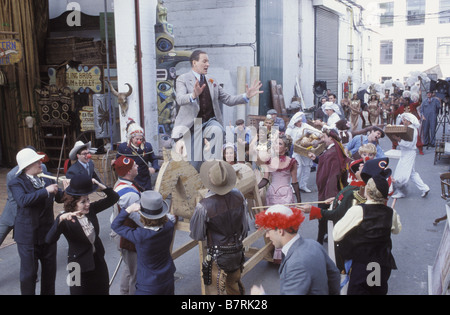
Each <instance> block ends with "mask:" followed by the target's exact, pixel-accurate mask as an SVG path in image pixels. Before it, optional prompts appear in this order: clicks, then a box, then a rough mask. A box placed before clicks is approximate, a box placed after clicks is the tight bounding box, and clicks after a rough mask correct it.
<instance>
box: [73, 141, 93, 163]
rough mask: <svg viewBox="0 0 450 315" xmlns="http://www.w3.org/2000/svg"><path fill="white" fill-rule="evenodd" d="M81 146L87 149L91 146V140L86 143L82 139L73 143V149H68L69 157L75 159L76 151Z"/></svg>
mask: <svg viewBox="0 0 450 315" xmlns="http://www.w3.org/2000/svg"><path fill="white" fill-rule="evenodd" d="M83 148H86V149H88V150H89V149H90V148H91V142H90V141H89V142H88V143H84V142H83V141H77V143H75V146H74V147H73V149H72V150H70V153H69V159H71V160H76V159H77V153H78V152H79V151H80V150H81V149H83Z"/></svg>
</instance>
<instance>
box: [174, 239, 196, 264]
mask: <svg viewBox="0 0 450 315" xmlns="http://www.w3.org/2000/svg"><path fill="white" fill-rule="evenodd" d="M197 245H198V242H197V241H195V240H192V241H190V242H188V243H186V244H184V245H183V246H181V247H180V248H178V249H176V250H175V251H173V252H172V259H173V260H175V259H177V258H178V257H180V256H181V255H183V254H185V253H186V252H188V251H190V250H191V249H193V248H194V247H195V246H197Z"/></svg>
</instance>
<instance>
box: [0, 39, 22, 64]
mask: <svg viewBox="0 0 450 315" xmlns="http://www.w3.org/2000/svg"><path fill="white" fill-rule="evenodd" d="M22 57H23V47H22V43H21V42H19V41H18V40H16V39H0V66H5V65H12V64H15V63H18V62H20V61H21V60H22Z"/></svg>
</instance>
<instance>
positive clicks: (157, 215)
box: [139, 190, 169, 220]
mask: <svg viewBox="0 0 450 315" xmlns="http://www.w3.org/2000/svg"><path fill="white" fill-rule="evenodd" d="M140 203H141V210H140V211H139V214H140V215H141V216H143V217H144V218H146V219H149V220H158V219H161V218H162V217H163V216H165V215H166V214H167V213H169V205H168V204H167V202H166V201H164V200H163V197H162V195H161V194H160V193H159V192H157V191H154V190H147V191H144V192H143V193H142V194H141V200H140Z"/></svg>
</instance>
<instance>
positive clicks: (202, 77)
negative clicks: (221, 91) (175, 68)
mask: <svg viewBox="0 0 450 315" xmlns="http://www.w3.org/2000/svg"><path fill="white" fill-rule="evenodd" d="M205 84H206V77H205V75H204V74H202V75H200V86H203V85H205Z"/></svg>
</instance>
